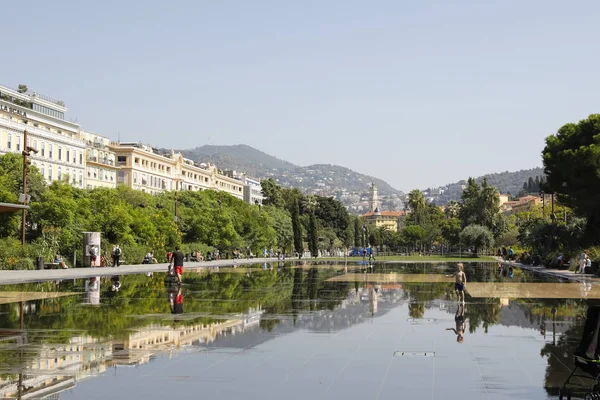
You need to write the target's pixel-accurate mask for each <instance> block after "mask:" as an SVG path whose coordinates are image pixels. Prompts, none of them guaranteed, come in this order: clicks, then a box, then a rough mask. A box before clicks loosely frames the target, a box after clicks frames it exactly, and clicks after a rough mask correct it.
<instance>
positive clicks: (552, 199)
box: [552, 193, 554, 215]
mask: <svg viewBox="0 0 600 400" xmlns="http://www.w3.org/2000/svg"><path fill="white" fill-rule="evenodd" d="M552 215H554V193H552Z"/></svg>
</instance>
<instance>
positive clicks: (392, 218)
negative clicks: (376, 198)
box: [361, 208, 405, 232]
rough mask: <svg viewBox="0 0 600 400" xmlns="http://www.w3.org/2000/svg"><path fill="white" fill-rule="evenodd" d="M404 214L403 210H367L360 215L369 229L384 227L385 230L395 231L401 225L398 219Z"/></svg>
mask: <svg viewBox="0 0 600 400" xmlns="http://www.w3.org/2000/svg"><path fill="white" fill-rule="evenodd" d="M404 215H405V213H404V211H379V209H378V208H376V209H375V211H369V212H368V213H366V214H363V215H361V218H362V219H363V221H364V222H365V223H366V224H367V225H368V226H369V229H371V230H373V228H375V229H376V228H379V227H385V228H386V229H387V230H389V231H392V232H397V231H398V227H399V226H401V224H400V219H401V218H402V217H403V216H404Z"/></svg>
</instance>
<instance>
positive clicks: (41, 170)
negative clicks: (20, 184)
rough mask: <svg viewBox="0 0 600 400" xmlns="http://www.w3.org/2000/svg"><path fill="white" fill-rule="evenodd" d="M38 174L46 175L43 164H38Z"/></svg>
mask: <svg viewBox="0 0 600 400" xmlns="http://www.w3.org/2000/svg"><path fill="white" fill-rule="evenodd" d="M40 174H42V176H46V169H45V168H44V166H43V165H41V166H40Z"/></svg>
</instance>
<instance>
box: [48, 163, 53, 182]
mask: <svg viewBox="0 0 600 400" xmlns="http://www.w3.org/2000/svg"><path fill="white" fill-rule="evenodd" d="M48 180H49V181H51V180H52V166H49V167H48Z"/></svg>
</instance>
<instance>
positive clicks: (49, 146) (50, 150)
mask: <svg viewBox="0 0 600 400" xmlns="http://www.w3.org/2000/svg"><path fill="white" fill-rule="evenodd" d="M53 149H54V145H53V144H52V143H48V157H50V159H52V150H53Z"/></svg>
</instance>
